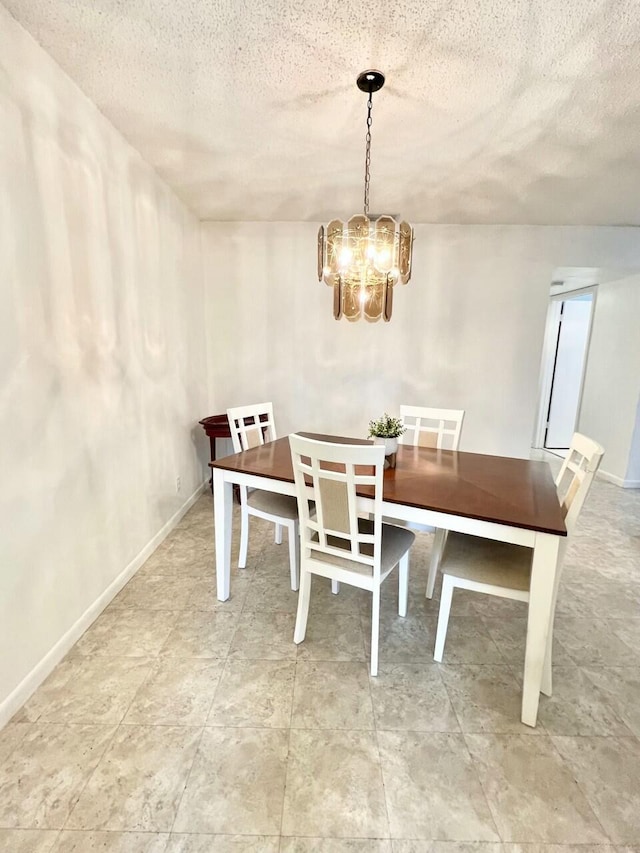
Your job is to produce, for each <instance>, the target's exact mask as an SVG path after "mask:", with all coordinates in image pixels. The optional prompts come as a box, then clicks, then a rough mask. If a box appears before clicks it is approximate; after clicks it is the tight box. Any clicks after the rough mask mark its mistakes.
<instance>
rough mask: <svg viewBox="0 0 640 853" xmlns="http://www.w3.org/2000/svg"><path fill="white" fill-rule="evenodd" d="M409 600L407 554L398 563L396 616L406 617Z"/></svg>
mask: <svg viewBox="0 0 640 853" xmlns="http://www.w3.org/2000/svg"><path fill="white" fill-rule="evenodd" d="M408 599H409V552H408V551H407V553H406V554H405V555H404V557H403V558H402V559H401V560H400V562H399V563H398V615H399V616H406V615H407V601H408Z"/></svg>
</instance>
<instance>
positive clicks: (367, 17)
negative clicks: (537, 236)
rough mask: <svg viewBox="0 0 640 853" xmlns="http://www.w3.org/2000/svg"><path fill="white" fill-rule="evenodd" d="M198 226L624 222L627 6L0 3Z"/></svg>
mask: <svg viewBox="0 0 640 853" xmlns="http://www.w3.org/2000/svg"><path fill="white" fill-rule="evenodd" d="M1 1H2V2H4V3H5V5H6V6H7V8H8V9H9V11H10V12H11V13H12V14H13V15H14V16H15V17H16V18H17V19H18V21H20V23H21V24H22V25H23V26H24V27H25V28H26V29H27V30H29V31H30V32H31V33H32V35H33V36H34V37H35V38H36V39H37V40H38V41H39V42H40V44H41V45H42V46H43V47H44V48H45V50H47V51H48V52H49V53H50V54H51V55H52V56H53V57H54V59H55V60H57V62H58V63H59V64H60V65H61V66H62V68H64V69H65V71H66V72H67V73H68V74H69V75H70V76H71V77H72V78H73V79H74V80H75V81H76V82H77V83H78V85H79V86H80V87H81V88H82V89H83V90H84V91H85V92H86V94H87V95H88V96H89V97H90V98H91V99H92V100H93V101H94V102H95V103H96V104H97V105H98V107H99V108H100V109H101V110H102V112H103V113H104V114H105V115H106V116H107V117H108V118H109V119H110V120H111V121H112V123H113V124H114V125H115V126H116V127H117V128H118V129H119V130H120V131H121V132H122V133H123V134H124V136H126V137H127V138H128V139H129V141H130V142H131V143H132V144H133V145H134V146H135V147H136V148H137V149H138V150H139V151H140V152H141V153H142V155H143V156H144V157H145V159H147V160H148V161H149V162H150V163H151V164H152V165H154V166H155V167H156V169H157V171H158V172H159V173H160V174H161V175H162V176H163V177H164V178H165V180H166V181H167V182H168V183H169V184H170V185H171V186H172V187H173V188H174V189H175V191H176V192H177V194H178V195H179V196H180V197H181V198H182V199H183V200H184V201H185V202H186V203H187V204H188V205H189V206H190V207H191V208H192V209H193V210H194V211H195V212H196V213H197V214H198V215H199V216H200V217H201V218H203V219H223V220H224V219H256V220H278V219H279V220H299V219H301V220H325V219H328V218H331V217H333V216H335V215H343V216H347V215H351V214H353V213H355V212H359V211H360V209H361V204H362V173H363V156H364V132H365V110H366V96H365V95H363V94H362V93H361V92H359V91H358V89H357V88H356V85H355V78H356V76H357V74H358V73H359V72H360V71H362V70H364V69H365V68H369V67H374V68H379V69H381V70H382V71H383V72H384V73H385V74H386V75H387V85H386V86H385V88H384V89H383V90H382V91H381V92H380V93H379V94H377V95H375V96H374V119H373V150H372V155H373V163H372V185H371V208H372V210H375V211H380V212H381V211H390V212H401V213H402V215H403V216H405V217H407V218H409V219H410V220H412V221H413V222H455V223H466V222H477V223H539V224H558V223H564V224H611V225H622V224H635V225H640V144H639V141H640V94H639V86H638V83H639V81H640V44H639V42H640V2H639V0H474V2H472V0H446V1H445V0H405V2H398V3H390V2H389V0H384V1H383V0H368V2H366V3H362V2H358V0H342V1H341V2H338V0H323V2H320V0H296V2H293V0H254V2H252V0H218V2H216V0H213V2H212V1H211V0H1Z"/></svg>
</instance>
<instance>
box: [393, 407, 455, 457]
mask: <svg viewBox="0 0 640 853" xmlns="http://www.w3.org/2000/svg"><path fill="white" fill-rule="evenodd" d="M400 418H401V420H402V422H403V423H404V425H405V426H406V427H407V432H406V433H405V434H404V435H403V436H402V437H401V438H400V442H401V443H404V444H416V445H419V446H420V447H435V448H437V449H438V450H457V449H458V445H459V444H460V433H461V432H462V421H463V420H464V409H432V408H428V407H426V406H400Z"/></svg>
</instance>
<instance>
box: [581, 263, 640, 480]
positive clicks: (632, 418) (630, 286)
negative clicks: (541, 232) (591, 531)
mask: <svg viewBox="0 0 640 853" xmlns="http://www.w3.org/2000/svg"><path fill="white" fill-rule="evenodd" d="M639 399H640V276H638V275H636V276H632V277H630V278H626V279H624V280H622V281H613V282H610V283H608V284H602V285H600V286H599V287H598V295H597V298H596V306H595V312H594V315H593V326H592V329H591V341H590V345H589V356H588V360H587V370H586V374H585V380H584V390H583V394H582V405H581V408H580V420H579V429H580V431H581V432H584V433H585V434H586V435H592V436H593V437H594V438H597V440H598V441H599V442H600V443H601V444H602V445H603V447H604V448H605V456H604V459H603V460H602V470H603V471H605V472H607V473H609V474H611V475H612V476H613V477H614V478H616V482H619V483H622V482H623V481H624V480H625V479H635V480H638V479H640V478H638V477H634V476H632V475H633V471H632V472H631V473H628V469H629V465H630V463H631V462H632V461H633V460H632V459H631V455H632V438H633V433H634V428H635V425H636V415H637V411H638V400H639Z"/></svg>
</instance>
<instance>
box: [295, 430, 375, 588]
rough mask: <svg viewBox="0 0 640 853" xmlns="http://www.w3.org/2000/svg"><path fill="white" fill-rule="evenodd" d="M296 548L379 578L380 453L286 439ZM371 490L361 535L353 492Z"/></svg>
mask: <svg viewBox="0 0 640 853" xmlns="http://www.w3.org/2000/svg"><path fill="white" fill-rule="evenodd" d="M289 444H290V446H291V460H292V464H293V475H294V480H295V485H296V495H297V498H298V516H299V519H300V548H301V550H305V549H306V551H307V553H308V554H309V555H310V556H311V557H313V555H314V553H319V554H324V555H327V556H330V557H331V556H333V557H340V558H341V559H343V560H344V559H347V560H350V561H352V562H354V563H359V564H362V565H363V566H365V567H370V568H371V571H372V573H373V575H374V576H375V575H376V574H378V575H379V573H380V549H381V539H382V485H383V474H384V447H383V446H382V445H374V444H336V443H334V442H326V441H317V440H315V439H311V438H305V437H303V436H301V435H297V434H294V435H290V436H289ZM362 486H369V487H373V500H374V513H373V533H371V532H370V527H369V530H367V529H366V528H365V529H362V528H363V525H362V523H361V521H360V520H359V514H358V497H357V490H358V489H359V488H360V487H362Z"/></svg>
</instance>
